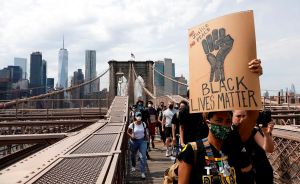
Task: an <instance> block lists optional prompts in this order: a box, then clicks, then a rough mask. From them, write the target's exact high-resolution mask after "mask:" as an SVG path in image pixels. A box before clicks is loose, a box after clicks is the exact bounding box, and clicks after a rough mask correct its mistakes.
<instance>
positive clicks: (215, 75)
mask: <svg viewBox="0 0 300 184" xmlns="http://www.w3.org/2000/svg"><path fill="white" fill-rule="evenodd" d="M233 41H234V40H233V38H231V36H230V35H229V34H228V35H225V29H224V28H221V29H219V30H217V29H214V30H213V31H212V33H211V34H209V35H207V36H206V39H204V40H203V41H202V47H203V50H204V52H205V54H206V57H207V61H208V62H209V64H210V67H211V68H210V79H209V82H212V81H213V80H214V79H215V80H214V81H215V82H217V81H220V80H221V81H224V80H225V76H224V60H225V58H226V56H227V55H228V53H229V52H230V51H231V49H232V46H233ZM214 51H216V52H215V53H216V55H214V53H213V52H214Z"/></svg>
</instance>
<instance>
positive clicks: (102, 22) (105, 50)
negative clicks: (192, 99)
mask: <svg viewBox="0 0 300 184" xmlns="http://www.w3.org/2000/svg"><path fill="white" fill-rule="evenodd" d="M58 3H60V1H29V0H28V1H24V2H23V1H22V2H19V1H14V0H11V1H8V0H4V1H1V3H0V4H1V6H0V15H1V17H3V19H1V20H0V25H1V26H0V32H1V35H0V38H1V39H0V40H1V41H0V48H1V52H0V68H4V67H6V66H8V65H13V60H14V57H21V58H27V60H29V56H30V53H32V52H34V51H41V52H42V53H43V58H45V59H46V60H47V61H48V62H47V67H48V77H52V78H55V82H56V81H57V75H58V74H57V73H55V72H53V71H57V68H58V63H57V49H58V48H60V45H61V35H62V34H63V33H64V34H65V40H66V42H67V43H68V51H69V67H68V70H69V71H71V72H73V71H75V70H77V69H78V68H81V69H83V68H84V65H85V53H84V52H85V50H87V49H93V50H96V52H97V53H98V54H97V55H98V57H97V68H96V71H97V73H98V74H99V73H101V72H102V71H104V70H105V69H107V68H108V64H107V62H108V61H109V60H111V59H115V60H127V59H128V60H129V59H130V58H131V57H130V56H131V55H130V54H131V53H133V54H134V55H135V59H136V60H137V61H138V60H149V59H150V60H153V61H158V60H162V59H163V58H171V59H172V60H173V62H174V63H175V64H176V68H177V70H176V76H180V75H181V74H183V75H184V76H185V77H186V78H187V79H188V78H189V76H188V50H187V38H188V35H187V30H188V29H189V28H191V27H193V26H195V25H199V24H200V23H203V22H206V21H208V20H210V19H213V18H216V17H218V16H222V15H225V14H228V13H233V12H238V11H243V10H248V9H252V10H253V11H254V16H255V17H254V18H255V27H256V40H257V53H258V58H260V59H262V62H263V63H262V65H263V68H264V75H263V76H261V80H260V81H261V89H268V90H280V89H286V88H290V87H291V84H294V85H295V87H296V91H299V86H300V76H299V75H297V69H299V68H300V63H299V62H298V61H297V59H294V58H298V57H297V55H296V54H297V52H296V48H297V46H299V45H300V35H299V29H300V28H299V24H298V19H299V18H300V13H299V11H298V8H297V7H299V5H300V2H298V1H296V0H295V1H289V3H287V2H282V1H267V2H261V1H251V2H248V1H244V0H235V1H234V0H230V1H226V2H225V1H219V0H213V1H196V0H191V1H188V2H181V1H172V2H161V1H151V2H148V1H138V2H129V1H127V0H121V1H103V2H102V1H101V2H98V1H89V2H80V1H67V0H66V1H63V4H64V5H65V6H68V11H65V8H63V7H65V6H62V8H60V7H57V4H58ZM297 4H298V5H297ZM99 9H101V11H98V10H99ZM282 11H284V12H286V13H285V14H282V15H281V14H280V15H279V13H278V12H282ZM15 12H18V14H16V13H15ZM44 12H49V13H48V14H45V13H44ZM111 12H113V13H111ZM33 20H34V21H33ZM274 20H276V21H274ZM28 28H30V29H28ZM20 30H22V33H21V32H20ZM37 36H38V38H39V39H36V38H37ZM283 63H284V64H285V66H286V67H285V69H282V64H283ZM29 70H30V67H29V66H28V69H27V72H28V71H29ZM28 77H29V76H27V78H28ZM70 77H71V76H70V75H69V76H68V79H70ZM103 81H104V83H105V81H108V80H103ZM106 85H107V84H106ZM101 86H102V84H101ZM103 86H105V84H103Z"/></svg>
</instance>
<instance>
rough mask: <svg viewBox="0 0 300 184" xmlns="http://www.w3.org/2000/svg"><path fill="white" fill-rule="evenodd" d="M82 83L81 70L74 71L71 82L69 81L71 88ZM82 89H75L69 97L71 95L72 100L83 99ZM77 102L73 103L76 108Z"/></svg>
mask: <svg viewBox="0 0 300 184" xmlns="http://www.w3.org/2000/svg"><path fill="white" fill-rule="evenodd" d="M83 82H84V75H83V73H82V69H78V71H75V72H74V75H73V77H72V81H71V86H76V85H79V84H81V83H83ZM83 89H84V88H83V87H79V88H76V89H74V90H72V91H71V95H72V99H81V98H83V95H84V90H83ZM78 102H79V101H74V102H73V103H74V104H75V105H77V106H76V107H78V105H79V103H78Z"/></svg>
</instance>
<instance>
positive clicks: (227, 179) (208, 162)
mask: <svg viewBox="0 0 300 184" xmlns="http://www.w3.org/2000/svg"><path fill="white" fill-rule="evenodd" d="M249 70H250V71H251V72H253V73H256V74H259V75H260V74H262V68H261V65H260V60H258V59H255V60H252V61H251V62H250V63H249ZM257 117H258V111H257V110H253V111H247V118H245V119H243V120H242V123H241V124H244V125H251V124H253V122H255V120H256V119H257ZM207 120H208V121H209V123H210V129H209V133H208V137H207V138H204V139H202V141H199V142H197V148H196V149H195V148H193V147H192V144H187V145H186V146H185V147H184V148H183V149H182V152H181V153H180V154H179V156H178V159H179V160H180V165H179V170H178V183H180V184H188V183H208V184H210V183H230V184H236V183H238V184H239V183H242V184H247V183H251V184H253V183H254V176H253V174H252V173H248V172H249V171H250V170H251V169H250V170H245V173H243V174H249V177H248V178H247V180H246V181H241V180H240V179H241V177H240V175H237V173H241V172H240V168H235V167H233V165H234V164H232V163H231V162H229V161H230V160H232V159H231V158H229V156H227V155H225V154H224V153H223V152H222V144H223V141H225V140H226V139H227V138H228V136H229V135H230V133H231V131H232V129H231V125H232V111H215V112H209V113H208V115H207ZM246 127H247V126H246ZM241 128H244V127H243V126H241ZM247 136H248V137H247ZM249 137H250V135H245V136H243V139H249ZM233 159H235V158H233ZM236 159H243V158H241V157H239V158H236ZM237 170H238V172H237Z"/></svg>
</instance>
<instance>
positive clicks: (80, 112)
mask: <svg viewBox="0 0 300 184" xmlns="http://www.w3.org/2000/svg"><path fill="white" fill-rule="evenodd" d="M82 102H83V101H82V99H80V107H79V114H80V117H82V111H81V108H82Z"/></svg>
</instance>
